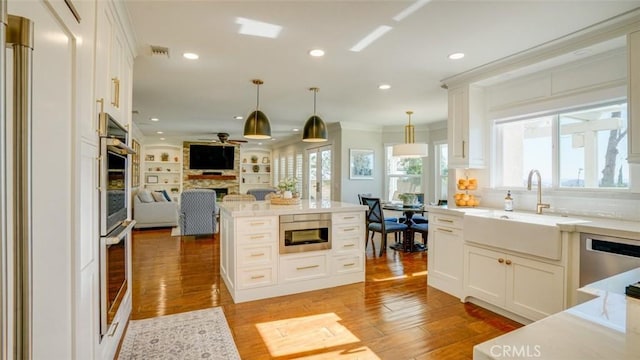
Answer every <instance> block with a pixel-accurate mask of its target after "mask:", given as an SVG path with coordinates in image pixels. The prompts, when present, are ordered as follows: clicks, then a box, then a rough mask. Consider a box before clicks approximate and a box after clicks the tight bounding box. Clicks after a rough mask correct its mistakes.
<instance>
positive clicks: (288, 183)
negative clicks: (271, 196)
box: [278, 177, 298, 193]
mask: <svg viewBox="0 0 640 360" xmlns="http://www.w3.org/2000/svg"><path fill="white" fill-rule="evenodd" d="M297 186H298V179H296V178H294V177H288V178H286V179H284V180H282V181H280V183H278V189H280V191H291V192H292V193H293V192H296V187H297Z"/></svg>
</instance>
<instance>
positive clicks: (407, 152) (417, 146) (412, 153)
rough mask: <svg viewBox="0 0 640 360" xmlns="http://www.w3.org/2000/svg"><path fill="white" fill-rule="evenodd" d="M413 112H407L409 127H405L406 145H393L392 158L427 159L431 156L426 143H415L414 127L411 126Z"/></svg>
mask: <svg viewBox="0 0 640 360" xmlns="http://www.w3.org/2000/svg"><path fill="white" fill-rule="evenodd" d="M412 114H413V111H407V115H409V125H406V126H405V127H404V144H397V145H393V152H392V156H396V157H425V156H428V155H429V147H428V145H427V144H424V143H414V138H415V136H414V131H415V130H414V127H413V125H411V115H412Z"/></svg>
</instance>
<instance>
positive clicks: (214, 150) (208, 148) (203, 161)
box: [189, 144, 236, 170]
mask: <svg viewBox="0 0 640 360" xmlns="http://www.w3.org/2000/svg"><path fill="white" fill-rule="evenodd" d="M235 151H236V148H235V146H225V145H197V144H191V145H189V169H192V170H233V168H234V163H235V158H234V156H235Z"/></svg>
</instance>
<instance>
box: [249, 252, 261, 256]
mask: <svg viewBox="0 0 640 360" xmlns="http://www.w3.org/2000/svg"><path fill="white" fill-rule="evenodd" d="M251 256H252V257H257V256H264V253H263V252H261V253H256V254H251Z"/></svg>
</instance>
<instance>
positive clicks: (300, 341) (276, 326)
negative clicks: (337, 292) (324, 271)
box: [256, 313, 377, 359]
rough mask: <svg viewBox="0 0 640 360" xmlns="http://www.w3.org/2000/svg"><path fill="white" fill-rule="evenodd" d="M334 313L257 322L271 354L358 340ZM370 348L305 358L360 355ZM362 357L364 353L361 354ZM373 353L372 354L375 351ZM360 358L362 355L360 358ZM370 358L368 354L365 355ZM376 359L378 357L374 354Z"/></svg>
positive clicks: (327, 346) (301, 350)
mask: <svg viewBox="0 0 640 360" xmlns="http://www.w3.org/2000/svg"><path fill="white" fill-rule="evenodd" d="M340 320H341V319H340V317H338V316H337V315H336V314H335V313H326V314H319V315H312V316H304V317H298V318H292V319H285V320H276V321H270V322H265V323H260V324H256V327H257V328H258V331H259V332H260V335H261V336H262V339H263V340H264V343H265V344H266V345H267V348H268V349H269V352H270V353H271V356H272V357H278V356H286V355H292V354H301V353H305V352H317V351H318V350H322V349H327V348H333V347H337V346H343V345H346V344H353V343H357V342H360V339H358V337H356V336H355V335H353V334H352V333H351V332H350V331H349V330H347V328H346V327H344V326H342V325H341V324H340V323H339V321H340ZM366 352H371V350H370V349H368V348H365V347H359V348H356V349H354V350H344V349H341V350H331V351H330V352H328V353H322V354H315V355H310V356H309V357H304V359H319V358H320V357H318V356H322V358H332V357H325V356H327V354H333V355H334V357H335V356H337V355H340V354H342V353H344V354H345V355H349V354H350V353H354V355H358V356H359V355H363V354H364V353H366ZM363 356H364V355H363ZM374 356H375V354H374ZM360 358H362V357H360ZM367 358H369V357H367ZM375 359H377V357H375Z"/></svg>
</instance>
